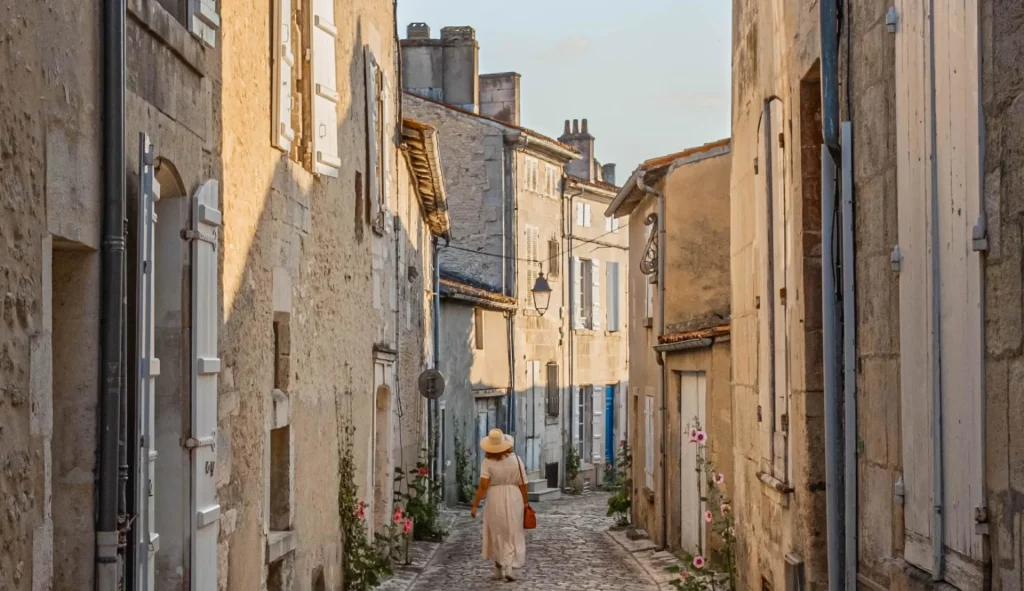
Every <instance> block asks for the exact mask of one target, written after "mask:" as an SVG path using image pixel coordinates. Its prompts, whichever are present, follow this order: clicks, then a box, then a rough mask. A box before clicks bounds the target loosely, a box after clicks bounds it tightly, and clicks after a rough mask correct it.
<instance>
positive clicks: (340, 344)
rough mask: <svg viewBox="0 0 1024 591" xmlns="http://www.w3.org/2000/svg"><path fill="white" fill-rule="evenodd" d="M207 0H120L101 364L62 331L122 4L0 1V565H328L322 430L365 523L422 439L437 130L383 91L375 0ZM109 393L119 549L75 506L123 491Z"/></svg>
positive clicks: (241, 570) (92, 222)
mask: <svg viewBox="0 0 1024 591" xmlns="http://www.w3.org/2000/svg"><path fill="white" fill-rule="evenodd" d="M221 8H222V10H221V11H220V12H219V13H218V12H216V10H215V3H213V2H209V1H207V0H133V1H130V2H128V12H127V15H126V18H125V20H126V23H125V25H124V26H125V31H126V32H125V37H124V38H125V42H126V52H125V53H126V58H125V64H126V70H125V73H126V76H125V98H124V118H123V121H124V130H123V131H124V139H125V149H124V153H125V156H124V162H123V166H124V169H125V170H124V173H125V175H124V177H125V179H126V180H125V181H124V182H125V183H126V187H127V189H126V191H125V193H126V211H125V218H126V224H125V225H124V234H123V235H124V236H125V239H126V248H125V271H124V273H123V275H122V277H123V280H124V284H125V293H126V297H125V300H126V301H127V305H126V307H125V310H124V318H123V321H124V322H123V330H122V331H121V332H122V334H123V337H121V338H123V342H124V347H125V348H124V351H125V357H124V358H123V362H122V366H123V369H122V371H123V374H122V375H121V376H120V378H121V379H117V378H118V376H117V371H116V366H114V368H113V369H114V373H113V376H110V375H104V376H103V377H102V379H101V366H100V355H99V353H97V355H95V356H94V355H83V354H82V352H83V351H97V352H99V351H100V350H101V349H102V347H101V344H102V343H103V342H104V341H103V339H102V338H101V337H102V336H103V334H105V332H104V331H105V328H104V327H105V326H109V325H110V324H111V322H112V320H110V319H107V318H103V319H102V320H103V322H102V323H101V310H103V309H104V308H102V306H103V304H104V301H105V300H104V298H103V296H102V293H103V292H102V290H101V279H102V274H101V273H102V272H103V265H102V264H101V260H102V256H103V255H104V254H105V253H106V252H107V251H108V250H109V247H110V246H111V244H114V245H116V240H115V241H110V242H107V243H104V242H103V241H102V240H101V232H102V231H103V228H102V225H103V224H102V217H101V216H102V212H103V203H104V199H105V198H106V199H109V198H110V197H111V196H112V195H116V194H117V190H116V185H117V179H116V176H117V175H114V177H115V180H114V184H113V185H109V186H108V185H106V184H104V182H103V181H102V178H103V177H102V176H101V172H100V171H101V161H102V154H103V152H102V146H103V145H105V144H107V143H108V139H105V138H104V136H103V133H102V127H101V126H102V123H103V121H104V119H103V118H101V113H102V109H101V101H102V100H104V99H106V98H107V97H108V96H114V95H113V94H109V93H110V90H109V89H108V88H106V87H104V86H103V85H102V84H101V83H100V81H101V80H102V79H103V78H102V76H101V73H102V72H103V70H102V68H101V66H100V64H101V61H100V57H101V49H102V48H103V43H104V42H105V41H108V40H109V39H111V38H116V35H114V33H115V32H116V28H114V29H107V28H103V27H100V24H101V12H100V10H99V7H98V6H85V5H82V6H79V5H78V4H75V5H74V6H71V5H70V4H69V5H68V6H66V7H61V8H60V9H56V10H54V9H53V7H48V8H46V9H44V8H41V7H40V8H38V9H37V8H35V7H31V6H25V7H20V8H16V9H14V10H16V12H17V14H16V16H17V18H16V19H15V20H16V21H17V22H19V23H21V24H20V29H18V30H20V31H21V33H19V34H18V35H17V36H13V37H12V38H11V42H12V43H13V44H14V46H15V49H16V51H17V52H18V53H20V54H21V55H22V56H23V58H20V59H19V60H18V65H17V66H15V64H14V62H13V61H12V62H11V63H10V64H9V66H4V67H5V68H10V70H9V71H5V73H4V83H3V85H2V86H0V100H2V101H3V102H4V104H5V105H9V107H10V112H13V113H19V114H20V115H19V116H18V117H13V118H5V125H10V126H15V125H16V126H17V128H18V129H15V128H14V127H11V129H10V130H9V131H10V132H11V133H5V137H16V135H17V134H21V136H22V137H29V138H31V141H27V142H21V141H20V142H18V143H17V145H16V146H17V147H15V144H8V145H7V147H6V148H5V149H4V151H3V162H4V165H3V167H4V169H5V170H10V171H12V174H4V175H3V177H4V178H3V183H4V195H5V198H4V202H5V207H4V210H3V212H2V214H0V234H2V235H3V236H4V238H5V240H6V241H7V244H8V245H9V248H8V249H5V251H4V254H3V255H0V260H3V263H2V265H3V267H4V269H5V273H4V280H3V290H4V292H5V293H8V294H9V295H8V297H7V301H8V302H9V304H8V305H7V306H6V308H5V309H7V310H9V313H8V314H5V321H6V322H7V323H8V326H9V327H10V328H11V330H5V331H4V337H3V339H4V344H3V351H4V358H5V359H6V360H7V362H5V363H4V364H3V366H2V369H0V371H2V372H3V373H2V375H0V383H3V388H2V391H3V403H2V404H0V409H2V411H0V433H3V436H2V437H3V440H4V441H3V445H2V449H3V450H4V451H3V452H0V453H2V454H3V461H2V465H3V466H4V467H5V469H4V472H3V475H2V476H0V490H3V491H4V493H5V495H4V496H5V498H12V499H16V500H17V502H18V503H19V507H18V511H17V512H16V513H5V515H6V516H7V517H5V518H4V519H6V520H8V521H9V522H4V526H3V531H4V532H5V534H4V538H5V543H4V545H3V548H2V550H0V587H2V588H4V589H33V590H34V589H50V588H55V589H71V588H76V589H77V588H92V587H93V586H94V584H96V585H98V587H97V588H110V589H113V588H115V587H114V586H113V585H114V584H115V580H114V579H115V578H119V577H123V579H124V582H123V585H124V588H130V589H211V590H212V589H246V590H252V589H267V590H274V589H312V590H315V589H326V588H339V587H340V586H341V585H342V554H343V551H344V550H343V543H342V540H341V532H340V522H339V519H338V508H339V507H338V488H339V481H338V466H339V456H340V454H341V453H343V452H344V451H345V450H346V448H347V447H348V446H351V449H352V451H353V453H354V454H355V458H356V463H357V465H358V466H359V471H358V472H359V473H358V479H359V482H358V483H357V484H358V485H359V489H360V495H361V496H363V497H365V498H367V500H368V502H369V503H370V506H371V513H372V514H373V515H374V519H373V520H371V524H373V523H376V524H379V523H381V522H383V521H384V519H386V518H387V516H388V514H389V512H390V509H391V502H392V479H391V473H392V471H393V469H394V468H396V467H407V466H410V464H411V463H415V461H416V460H417V457H418V454H419V451H420V449H421V448H422V447H423V446H424V445H425V444H426V433H425V412H424V403H423V399H422V398H421V397H419V395H418V394H417V392H416V389H415V388H416V383H415V379H416V377H417V376H418V375H419V373H420V371H422V370H423V369H425V368H427V367H429V366H432V364H433V350H432V348H431V345H430V338H429V335H430V334H431V331H433V330H434V323H433V320H432V314H431V303H430V302H431V298H430V297H429V296H430V293H431V291H432V289H431V282H432V278H433V268H434V266H435V264H434V256H433V253H434V248H433V245H432V242H433V240H434V239H435V238H437V237H444V236H447V235H448V232H449V227H448V219H447V213H446V205H445V193H444V186H443V177H442V176H441V174H440V169H441V166H440V161H439V150H438V146H437V132H436V130H434V129H433V128H431V127H430V126H429V125H424V124H422V123H419V122H416V121H414V120H411V119H408V118H406V119H404V120H403V118H401V116H400V104H399V103H400V96H401V95H400V93H399V91H398V86H397V82H396V81H397V80H398V78H399V77H398V75H397V66H396V64H397V58H398V55H397V39H396V36H395V14H394V4H393V3H391V2H385V1H376V0H366V1H361V2H358V3H357V4H355V5H352V4H343V3H334V2H313V3H309V4H301V5H300V4H299V3H291V2H288V1H287V0H278V1H276V2H273V3H270V4H269V5H268V4H255V3H246V2H241V3H225V5H224V6H222V7H221ZM114 13H115V14H116V11H114ZM55 14H56V15H58V17H57V19H56V20H55V18H54V15H55ZM352 15H356V16H357V17H358V18H351V17H352ZM83 23H92V24H93V25H95V26H92V27H86V28H85V29H83V28H82V24H83ZM72 29H74V30H76V31H81V30H95V31H106V32H107V33H109V35H107V36H105V35H104V34H102V33H101V34H98V35H92V34H90V35H85V36H84V37H83V36H82V35H79V34H68V31H70V30H72ZM40 35H46V36H47V38H48V39H49V40H48V41H47V42H45V43H43V42H41V39H42V37H40ZM54 40H56V42H55V41H54ZM62 40H68V41H67V43H66V44H63V45H62V43H63V41H62ZM72 43H73V45H72ZM43 47H46V48H49V49H47V50H46V51H42V50H41V49H40V48H43ZM267 48H274V50H273V51H272V52H269V53H268V51H267ZM296 56H303V59H298V58H297V57H296ZM115 63H116V62H115ZM25 89H32V90H31V92H30V93H25ZM28 94H31V95H33V96H35V97H42V98H43V100H42V101H38V100H33V101H28V100H27V98H26V97H27V96H28ZM117 119H118V118H117V114H116V112H115V113H114V117H113V118H107V120H108V121H109V120H117ZM18 130H20V131H18ZM15 132H17V133H15ZM140 134H145V135H140ZM115 162H117V161H116V160H115ZM8 204H10V205H9V206H8ZM114 219H117V216H116V215H115V216H114ZM121 230H122V229H121V224H117V225H116V226H115V227H114V229H113V230H112V232H113V234H115V235H121ZM106 231H107V232H111V229H110V228H107V230H106ZM115 308H116V306H115ZM106 309H107V310H109V309H110V307H109V306H108V307H107V308H106ZM113 342H117V341H116V340H114V341H113ZM22 357H23V358H24V359H22ZM118 382H120V383H121V385H120V387H119V385H118ZM101 385H103V386H104V387H103V388H102V389H101V387H100V386H101ZM119 388H120V395H119V392H118V389H119ZM111 396H113V397H114V398H115V399H120V400H121V404H120V408H119V409H118V407H117V406H115V407H114V409H115V410H116V411H118V412H119V417H118V416H117V415H115V417H114V419H113V421H112V423H110V424H112V425H113V428H114V434H115V436H116V435H117V424H118V423H123V424H124V425H125V427H124V433H123V434H122V435H121V437H120V439H121V440H122V441H138V442H139V443H140V445H139V446H138V447H136V446H134V445H127V446H125V448H124V450H123V451H122V452H121V453H122V454H123V456H122V459H121V460H120V462H119V463H121V464H124V465H125V467H126V468H127V472H126V474H127V480H126V481H124V483H123V485H121V486H122V487H123V488H122V490H124V491H125V492H124V493H123V495H121V499H120V502H119V503H118V505H117V507H116V509H117V513H116V515H115V517H116V518H117V521H116V525H117V527H119V528H120V530H121V535H123V536H124V538H125V539H126V540H127V542H128V543H127V544H126V546H125V547H124V553H123V555H118V554H109V557H110V558H115V560H114V561H109V560H105V559H106V558H107V556H108V555H107V554H105V553H106V552H112V551H113V552H116V538H117V533H116V532H115V534H114V537H113V541H114V544H113V545H112V546H109V547H108V546H106V545H104V544H105V540H106V539H107V538H108V537H109V536H106V535H105V534H104V531H105V530H104V526H105V523H104V521H103V519H102V512H100V518H99V520H98V521H97V516H96V514H97V512H98V508H97V505H98V504H99V503H100V502H101V501H102V500H103V499H104V498H105V497H106V495H107V494H108V492H109V493H111V494H113V498H114V499H115V500H118V499H117V497H118V491H117V489H118V485H117V483H116V480H115V484H114V486H109V487H108V486H107V485H106V481H104V479H103V473H104V472H103V470H104V465H103V464H101V463H99V461H98V460H97V457H99V456H100V455H101V454H97V451H98V449H99V446H100V442H101V439H100V438H99V437H98V435H97V433H100V434H102V433H103V432H104V429H107V428H108V427H102V426H101V425H100V424H98V417H99V416H101V413H100V412H99V409H103V408H106V403H107V401H109V400H110V399H111ZM348 425H351V426H353V427H355V434H354V436H353V437H352V438H349V437H347V436H346V434H345V427H346V426H348ZM115 460H116V456H115ZM112 468H113V469H114V472H113V473H114V475H115V477H116V474H117V469H118V466H116V465H115V466H112ZM122 473H125V472H122ZM382 473H383V474H385V475H386V478H381V477H380V476H379V475H380V474H382ZM97 474H99V480H97V479H96V478H97ZM97 482H98V483H100V484H97ZM8 493H9V495H8ZM300 498H301V499H302V502H301V503H299V502H296V500H297V499H300ZM371 527H372V526H371ZM7 532H15V534H14V535H11V536H8V533H7ZM119 562H120V564H122V565H123V569H119V567H118V564H119ZM107 565H110V566H107ZM118 570H121V571H122V572H121V573H120V574H118ZM94 576H95V577H97V579H96V580H95V581H94Z"/></svg>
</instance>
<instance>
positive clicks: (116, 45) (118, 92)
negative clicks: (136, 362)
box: [95, 0, 125, 591]
mask: <svg viewBox="0 0 1024 591" xmlns="http://www.w3.org/2000/svg"><path fill="white" fill-rule="evenodd" d="M124 15H125V4H124V0H103V123H102V125H103V156H102V157H103V188H104V192H105V196H104V202H103V243H102V245H103V293H102V298H103V300H102V302H103V303H102V310H103V312H102V313H103V326H102V333H101V334H102V336H101V343H100V349H101V353H100V355H101V369H100V374H101V376H102V377H101V380H102V381H101V383H100V400H99V470H98V472H99V474H98V482H97V487H98V489H99V490H98V499H97V501H98V502H97V504H98V507H97V517H96V583H95V585H96V586H95V588H96V590H97V591H114V590H115V589H117V588H118V585H119V583H120V581H119V578H120V577H119V575H120V572H119V571H120V565H119V560H118V545H119V540H118V537H119V536H118V469H119V466H118V464H119V441H118V440H119V428H120V416H121V413H122V411H123V409H122V408H121V382H122V379H123V378H122V371H123V367H124V357H123V348H122V347H123V344H122V339H123V337H122V335H123V333H124V293H125V278H124V267H125V236H124V224H125V185H124V170H125V149H124V56H125V51H124V37H125V32H124V29H125V22H124Z"/></svg>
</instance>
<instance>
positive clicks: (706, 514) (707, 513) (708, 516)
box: [704, 511, 715, 523]
mask: <svg viewBox="0 0 1024 591" xmlns="http://www.w3.org/2000/svg"><path fill="white" fill-rule="evenodd" d="M714 518H715V516H714V515H712V514H711V511H705V512H704V521H706V522H708V523H711V521H712V520H713V519H714Z"/></svg>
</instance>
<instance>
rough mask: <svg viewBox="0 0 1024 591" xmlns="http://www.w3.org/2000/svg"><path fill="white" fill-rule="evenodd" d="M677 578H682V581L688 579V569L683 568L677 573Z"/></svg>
mask: <svg viewBox="0 0 1024 591" xmlns="http://www.w3.org/2000/svg"><path fill="white" fill-rule="evenodd" d="M679 578H680V579H682V580H683V582H684V583H685V582H686V581H689V580H690V573H689V572H688V571H685V570H684V571H682V572H680V573H679Z"/></svg>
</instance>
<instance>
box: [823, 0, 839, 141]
mask: <svg viewBox="0 0 1024 591" xmlns="http://www.w3.org/2000/svg"><path fill="white" fill-rule="evenodd" d="M836 1H837V0H820V2H819V5H818V6H819V16H820V20H819V23H818V24H819V30H820V31H821V104H822V117H821V125H822V138H823V139H824V141H825V145H826V146H828V149H829V152H830V153H831V154H832V156H833V158H838V156H839V151H840V149H841V148H840V144H839V142H840V139H839V20H838V18H837V14H838V11H837V7H836Z"/></svg>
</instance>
